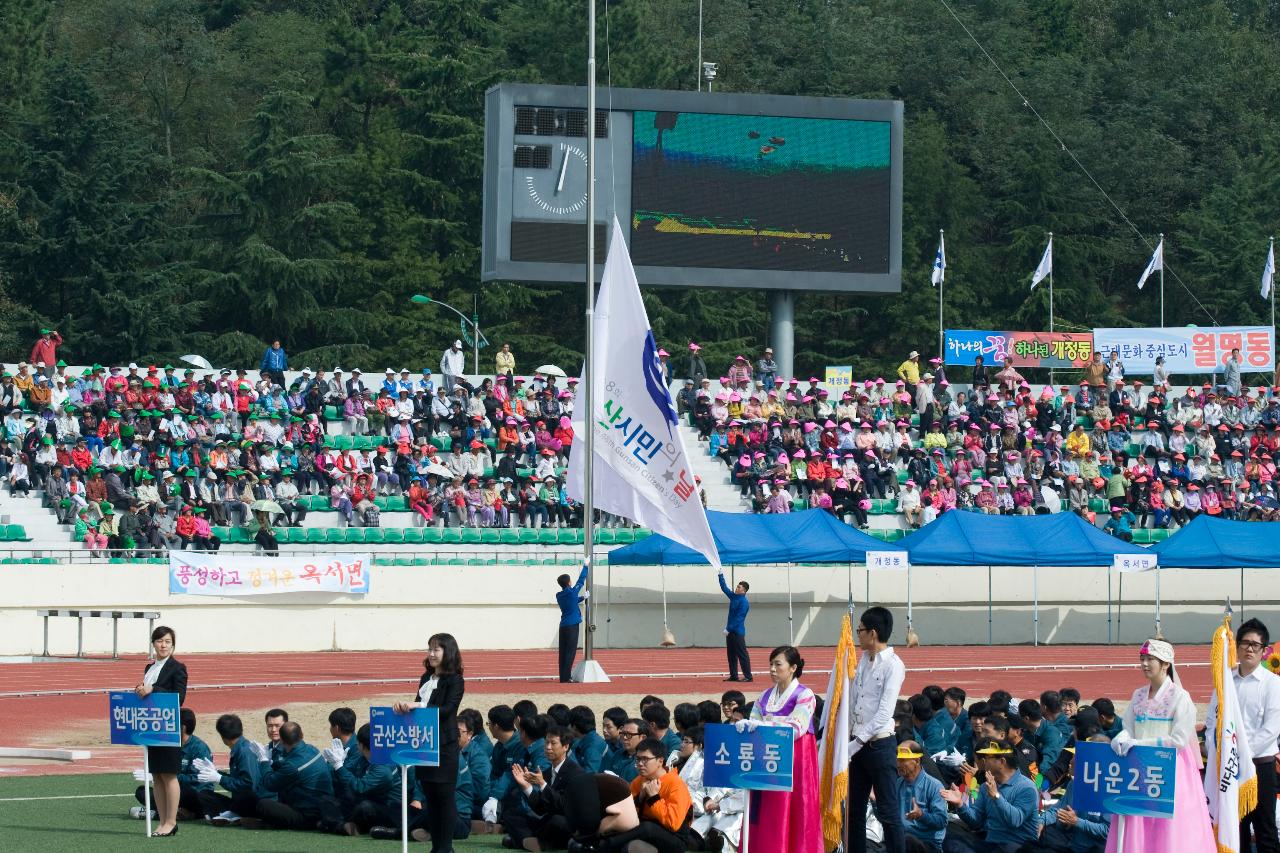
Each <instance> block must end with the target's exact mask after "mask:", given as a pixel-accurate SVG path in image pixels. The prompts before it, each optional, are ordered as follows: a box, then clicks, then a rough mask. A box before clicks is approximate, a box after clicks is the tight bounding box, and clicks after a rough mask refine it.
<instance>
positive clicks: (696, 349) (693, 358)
mask: <svg viewBox="0 0 1280 853" xmlns="http://www.w3.org/2000/svg"><path fill="white" fill-rule="evenodd" d="M686 375H687V376H688V377H689V378H690V379H692V380H693V385H694V387H695V388H701V387H702V380H704V379H706V378H707V363H706V361H704V360H703V358H702V347H700V346H698V345H697V344H695V343H693V342H692V341H690V342H689V372H688V373H687V374H686Z"/></svg>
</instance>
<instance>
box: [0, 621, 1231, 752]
mask: <svg viewBox="0 0 1280 853" xmlns="http://www.w3.org/2000/svg"><path fill="white" fill-rule="evenodd" d="M897 651H898V653H899V654H900V655H901V656H902V658H903V660H904V662H905V663H906V666H907V681H906V686H905V688H904V693H908V694H910V693H915V692H918V691H919V690H920V688H922V687H924V686H925V685H926V684H932V683H936V684H940V685H942V686H944V687H946V686H950V685H956V686H959V687H963V688H964V689H965V690H966V691H967V692H968V693H969V695H970V696H971V697H981V696H986V695H989V694H990V693H991V691H993V690H996V689H1005V690H1008V691H1010V692H1011V693H1013V694H1014V695H1015V696H1019V697H1028V696H1038V695H1039V694H1040V692H1041V691H1043V690H1048V689H1056V688H1060V687H1065V686H1074V687H1076V688H1077V689H1079V690H1080V691H1081V693H1082V694H1084V697H1085V701H1088V700H1089V699H1092V698H1095V697H1097V696H1110V697H1111V698H1113V699H1116V700H1127V699H1128V697H1129V695H1130V694H1131V693H1132V692H1133V690H1134V689H1135V688H1136V687H1137V686H1138V683H1139V681H1140V676H1139V675H1138V672H1137V668H1136V667H1137V651H1136V649H1135V648H1131V647H1127V646H1042V647H1039V648H1034V647H1031V646H994V647H993V646H937V647H919V648H914V649H907V648H902V647H899V648H898V649H897ZM802 653H803V654H804V655H805V658H806V661H807V667H806V676H805V679H804V680H805V681H806V682H807V683H808V684H810V685H811V686H813V687H815V688H816V689H818V690H819V691H823V690H825V687H826V682H827V678H828V674H829V671H830V668H831V662H832V659H833V656H834V649H833V648H831V647H826V648H817V647H809V648H805V649H802ZM767 654H768V650H767V649H760V648H754V649H752V650H751V658H752V662H753V664H754V665H755V666H756V667H757V678H756V681H755V684H754V685H753V686H754V687H756V688H757V689H763V687H764V684H763V683H762V681H763V664H764V661H765V657H766V655H767ZM596 657H597V658H598V659H599V660H600V663H601V665H602V666H603V667H604V669H605V671H606V672H607V673H609V675H610V677H611V678H612V679H613V681H611V682H609V683H607V684H574V685H561V684H559V683H558V682H557V681H556V679H555V676H554V672H555V667H556V664H555V652H554V650H532V651H476V652H468V653H466V654H465V655H464V660H465V664H466V675H467V693H468V694H469V695H475V694H486V693H488V694H495V693H520V692H524V693H529V694H543V695H547V694H556V695H557V696H559V697H562V699H563V701H565V702H568V703H569V704H573V698H572V697H574V696H578V695H587V694H592V693H596V694H600V693H612V694H619V693H620V694H635V695H636V696H637V697H639V696H640V695H643V694H645V693H653V694H655V695H658V696H661V695H664V694H668V693H671V694H675V693H683V694H688V693H695V694H696V693H705V694H706V695H707V696H708V697H718V696H719V695H720V693H721V691H723V690H724V689H725V688H726V687H728V686H729V685H726V684H724V683H722V681H721V679H722V678H723V676H724V667H725V658H724V652H723V650H720V649H603V650H599V651H597V654H596ZM1178 657H1179V660H1180V661H1181V664H1180V666H1179V675H1180V677H1181V679H1182V682H1183V685H1184V686H1185V687H1186V688H1187V689H1188V690H1189V691H1190V692H1191V695H1192V698H1194V699H1195V700H1196V701H1197V702H1202V703H1203V702H1207V701H1208V698H1209V689H1210V688H1209V670H1208V659H1209V650H1208V647H1206V646H1180V647H1179V648H1178ZM182 660H183V661H184V662H185V663H186V664H187V667H188V669H189V670H190V672H191V687H190V690H189V693H188V697H187V704H188V706H190V707H191V708H192V709H193V710H194V711H195V712H196V713H197V714H217V713H220V712H221V711H222V709H223V708H225V705H226V703H227V701H228V698H229V697H228V691H235V695H234V701H235V702H236V704H237V705H240V706H246V705H264V706H270V705H272V704H276V703H278V702H281V701H284V697H287V699H288V700H289V701H295V702H322V701H325V700H327V699H334V700H336V699H342V698H349V697H351V696H353V695H360V696H370V695H377V694H381V693H391V694H396V693H403V694H408V693H410V692H412V689H413V687H414V686H415V685H416V684H417V680H418V676H419V674H420V673H421V672H422V653H421V652H319V653H296V654H241V655H184V656H182ZM144 666H145V659H144V658H142V657H137V656H135V657H126V658H122V659H120V660H115V661H111V660H95V661H87V662H86V661H75V660H67V661H53V662H47V663H25V664H23V663H20V664H3V665H0V719H3V720H5V723H6V725H5V730H6V731H8V732H23V733H24V736H23V737H21V738H18V739H17V742H15V740H9V741H8V742H6V743H4V744H2V745H5V746H21V745H24V743H43V744H49V743H56V742H57V738H56V731H57V730H58V729H62V728H65V727H66V726H68V725H80V724H84V723H86V722H92V721H93V720H95V719H98V718H100V717H102V716H103V715H104V714H105V708H106V701H105V697H104V696H103V695H102V694H103V693H104V692H106V691H108V690H118V689H122V688H130V687H132V686H133V685H135V684H137V683H138V681H139V680H140V677H141V675H142V670H143V668H144ZM744 686H745V685H744ZM744 692H747V693H750V692H751V691H750V690H747V691H744ZM104 725H105V722H104ZM98 752H100V751H98V750H95V758H96V757H98ZM130 753H132V750H130ZM104 757H105V756H104ZM113 763H114V762H113ZM102 769H104V766H103V765H101V764H99V763H98V762H97V761H93V762H91V763H89V764H77V765H61V766H58V767H51V766H48V765H41V766H30V767H28V768H25V769H24V768H14V767H10V768H6V770H7V772H8V773H14V772H40V773H47V772H86V771H98V770H102Z"/></svg>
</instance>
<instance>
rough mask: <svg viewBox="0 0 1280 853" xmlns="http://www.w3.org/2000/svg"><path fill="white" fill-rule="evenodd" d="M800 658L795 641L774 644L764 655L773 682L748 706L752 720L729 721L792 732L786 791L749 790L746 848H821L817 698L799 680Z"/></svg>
mask: <svg viewBox="0 0 1280 853" xmlns="http://www.w3.org/2000/svg"><path fill="white" fill-rule="evenodd" d="M803 674H804V658H802V657H800V652H799V651H798V650H797V649H796V648H795V647H794V646H779V647H778V648H776V649H774V650H773V652H771V653H770V655H769V678H771V679H772V680H773V686H772V687H770V688H769V689H768V690H766V691H765V692H764V693H763V694H761V696H760V699H759V701H757V702H756V703H755V704H754V705H753V706H752V708H751V719H749V720H741V721H739V722H737V723H735V724H734V725H735V726H736V727H737V728H738V730H739V731H750V730H752V729H755V728H757V727H759V726H790V727H791V729H792V731H793V732H794V733H795V740H794V746H793V749H794V751H795V752H794V756H795V757H794V760H793V762H792V785H791V790H790V791H751V792H750V797H751V800H750V803H751V806H750V811H749V815H750V817H749V818H748V821H749V823H748V833H747V834H748V835H749V838H748V841H747V851H748V853H776V851H779V850H786V851H787V853H823V842H822V819H821V805H820V797H819V788H818V746H817V740H816V739H815V738H814V734H813V714H814V711H815V710H816V708H817V703H818V700H817V697H816V696H814V694H813V691H812V690H810V689H809V688H808V687H805V686H804V685H803V684H801V683H800V681H799V679H800V676H801V675H803Z"/></svg>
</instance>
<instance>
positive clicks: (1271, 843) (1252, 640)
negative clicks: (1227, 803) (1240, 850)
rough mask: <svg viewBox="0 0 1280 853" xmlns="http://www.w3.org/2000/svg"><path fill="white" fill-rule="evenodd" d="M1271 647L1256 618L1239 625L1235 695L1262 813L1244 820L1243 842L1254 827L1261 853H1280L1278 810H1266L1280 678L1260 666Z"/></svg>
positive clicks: (1272, 780) (1271, 789)
mask: <svg viewBox="0 0 1280 853" xmlns="http://www.w3.org/2000/svg"><path fill="white" fill-rule="evenodd" d="M1270 645H1271V633H1270V632H1269V631H1268V630H1267V626H1266V625H1264V624H1262V623H1261V622H1259V621H1258V620H1257V619H1250V620H1248V621H1246V622H1243V623H1241V625H1240V627H1239V628H1237V629H1236V652H1237V657H1238V658H1239V661H1240V665H1239V666H1237V667H1236V671H1235V675H1234V680H1235V683H1236V695H1237V697H1238V698H1239V701H1240V717H1241V719H1243V720H1244V729H1245V731H1244V734H1245V737H1246V738H1248V740H1249V749H1250V751H1251V752H1252V753H1253V764H1254V770H1255V771H1256V772H1257V775H1258V804H1259V806H1258V808H1256V809H1254V810H1253V811H1251V812H1250V813H1249V814H1248V815H1246V816H1245V818H1244V820H1242V821H1240V838H1241V840H1242V841H1243V842H1247V840H1248V838H1249V831H1250V828H1251V827H1252V830H1253V836H1254V849H1255V850H1257V851H1258V853H1280V841H1277V839H1276V811H1275V809H1274V808H1263V806H1264V805H1266V804H1269V803H1274V802H1275V798H1276V752H1277V746H1276V743H1277V739H1278V738H1280V677H1277V676H1276V675H1275V673H1273V672H1271V671H1270V670H1268V669H1267V668H1266V667H1264V666H1262V661H1263V658H1264V657H1266V654H1267V649H1268V648H1269V647H1270ZM1217 721H1218V697H1217V693H1216V691H1215V693H1214V697H1213V700H1212V701H1211V702H1210V703H1209V719H1208V722H1207V723H1206V725H1205V732H1207V733H1212V732H1214V731H1216V730H1217Z"/></svg>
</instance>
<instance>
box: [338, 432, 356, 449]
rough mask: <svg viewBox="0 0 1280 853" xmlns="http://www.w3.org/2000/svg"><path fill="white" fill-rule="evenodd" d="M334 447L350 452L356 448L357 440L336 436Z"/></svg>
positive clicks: (348, 436) (350, 437) (345, 436)
mask: <svg viewBox="0 0 1280 853" xmlns="http://www.w3.org/2000/svg"><path fill="white" fill-rule="evenodd" d="M333 446H334V447H336V448H338V449H339V450H350V449H351V448H352V447H354V446H355V440H354V437H353V436H350V435H335V436H334V437H333Z"/></svg>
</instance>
